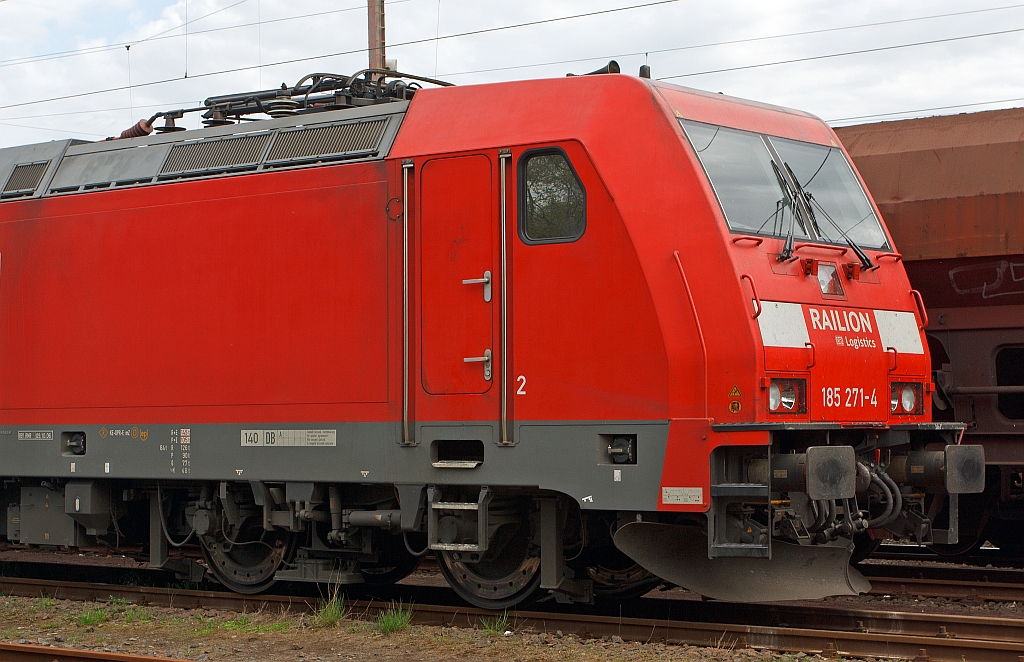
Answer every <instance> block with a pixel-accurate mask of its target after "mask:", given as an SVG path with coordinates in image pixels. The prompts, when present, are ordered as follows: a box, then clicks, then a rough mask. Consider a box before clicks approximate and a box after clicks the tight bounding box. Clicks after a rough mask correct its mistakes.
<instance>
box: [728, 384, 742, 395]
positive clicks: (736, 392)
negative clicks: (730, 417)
mask: <svg viewBox="0 0 1024 662" xmlns="http://www.w3.org/2000/svg"><path fill="white" fill-rule="evenodd" d="M729 397H730V398H738V397H740V389H739V387H737V386H733V387H732V390H731V391H729Z"/></svg>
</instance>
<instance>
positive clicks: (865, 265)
mask: <svg viewBox="0 0 1024 662" xmlns="http://www.w3.org/2000/svg"><path fill="white" fill-rule="evenodd" d="M783 165H785V166H786V171H787V172H788V173H789V176H790V177H792V179H793V186H794V187H795V188H796V192H797V195H798V196H799V198H800V200H801V202H803V206H804V207H805V208H806V209H807V213H808V214H810V218H811V222H812V223H813V224H814V229H815V230H817V233H818V235H820V236H824V233H823V232H821V229H820V228H819V227H818V221H817V218H815V215H814V210H813V209H811V203H814V204H815V205H816V206H817V207H818V209H819V210H820V211H821V214H822V215H823V216H824V217H825V219H826V220H827V221H828V222H829V223H831V224H832V227H834V228H835V229H836V231H837V232H839V234H840V236H842V238H843V239H844V240H845V241H846V243H847V244H848V245H849V246H850V248H852V249H853V252H854V253H856V254H857V259H859V260H860V267H861V270H862V271H867V270H868V269H874V268H875V264H874V262H872V261H871V258H869V257H868V254H867V253H865V252H864V251H863V250H862V249H861V247H860V246H858V245H857V242H855V241H854V240H853V239H851V238H850V235H848V234H846V232H844V231H843V229H842V228H841V227H839V224H838V223H836V222H835V221H834V220H833V219H832V217H831V216H829V214H828V212H827V211H825V208H824V207H822V206H821V203H820V202H818V201H817V200H815V199H814V196H813V195H811V193H810V192H809V191H805V190H804V187H802V186H801V185H800V180H798V179H797V178H796V175H795V174H793V169H792V168H790V167H789V164H788V163H783Z"/></svg>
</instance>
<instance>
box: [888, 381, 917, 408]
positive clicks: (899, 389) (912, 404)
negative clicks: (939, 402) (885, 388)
mask: <svg viewBox="0 0 1024 662" xmlns="http://www.w3.org/2000/svg"><path fill="white" fill-rule="evenodd" d="M923 394H924V386H923V385H922V384H919V383H917V382H895V383H893V384H891V385H890V387H889V411H890V412H892V413H893V414H896V415H904V414H915V415H920V414H923V413H924V404H923V403H924V398H923Z"/></svg>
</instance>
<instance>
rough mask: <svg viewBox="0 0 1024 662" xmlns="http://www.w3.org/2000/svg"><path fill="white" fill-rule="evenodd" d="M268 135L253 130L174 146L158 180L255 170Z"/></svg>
mask: <svg viewBox="0 0 1024 662" xmlns="http://www.w3.org/2000/svg"><path fill="white" fill-rule="evenodd" d="M270 135H271V134H269V133H256V134H249V135H245V136H236V137H231V138H222V139H219V140H198V141H195V142H187V143H182V144H180V145H175V146H174V147H172V148H171V153H170V154H168V155H167V161H165V162H164V166H163V168H161V170H160V179H170V178H175V177H198V176H201V175H210V174H213V173H218V172H231V171H237V170H255V169H256V167H257V166H258V165H259V162H260V157H261V156H263V152H264V150H265V149H266V146H267V143H268V142H269V141H270Z"/></svg>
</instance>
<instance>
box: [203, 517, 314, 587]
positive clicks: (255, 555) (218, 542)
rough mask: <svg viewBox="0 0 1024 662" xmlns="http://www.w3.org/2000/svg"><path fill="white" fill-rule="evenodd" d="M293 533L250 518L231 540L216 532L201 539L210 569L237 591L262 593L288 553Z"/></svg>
mask: <svg viewBox="0 0 1024 662" xmlns="http://www.w3.org/2000/svg"><path fill="white" fill-rule="evenodd" d="M293 548H294V537H293V536H292V534H290V533H288V532H282V531H278V530H275V531H265V530H264V529H263V527H262V526H257V525H256V524H255V520H253V519H250V520H247V521H246V522H245V523H243V524H242V528H241V530H240V531H239V533H238V535H237V536H236V537H235V538H234V541H233V542H232V541H229V540H226V539H225V538H224V537H223V536H217V538H216V539H215V540H210V539H209V538H204V539H203V554H204V555H205V556H206V562H207V565H208V566H209V568H210V572H211V573H212V574H213V576H214V577H216V578H217V581H219V582H220V583H221V584H223V585H224V586H226V587H227V588H229V589H231V590H232V591H235V592H236V593H247V594H253V593H261V592H262V591H265V590H266V589H268V588H269V587H270V586H271V585H272V584H273V583H274V573H276V572H277V569H278V568H279V567H281V564H282V563H283V562H284V561H285V559H286V558H288V557H290V555H291V552H292V550H293Z"/></svg>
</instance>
